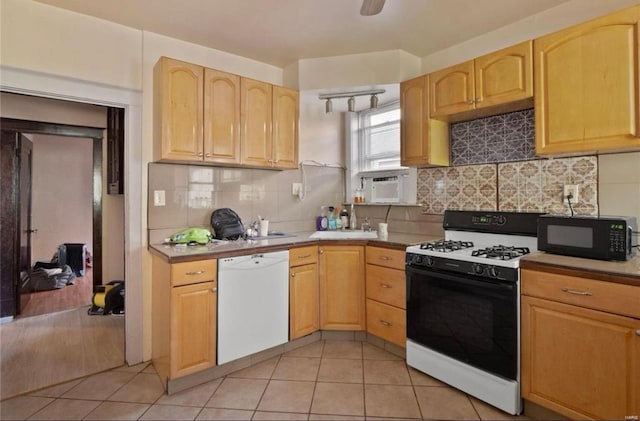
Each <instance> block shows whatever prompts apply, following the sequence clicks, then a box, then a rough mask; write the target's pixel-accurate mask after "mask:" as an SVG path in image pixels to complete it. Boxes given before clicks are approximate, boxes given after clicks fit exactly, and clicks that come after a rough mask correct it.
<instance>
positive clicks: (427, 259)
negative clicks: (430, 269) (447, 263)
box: [424, 256, 433, 266]
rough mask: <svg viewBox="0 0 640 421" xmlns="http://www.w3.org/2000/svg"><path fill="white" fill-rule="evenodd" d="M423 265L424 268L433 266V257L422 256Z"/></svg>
mask: <svg viewBox="0 0 640 421" xmlns="http://www.w3.org/2000/svg"><path fill="white" fill-rule="evenodd" d="M424 265H425V266H433V257H431V256H424Z"/></svg>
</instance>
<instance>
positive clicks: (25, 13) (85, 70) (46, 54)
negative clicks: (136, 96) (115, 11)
mask: <svg viewBox="0 0 640 421" xmlns="http://www.w3.org/2000/svg"><path fill="white" fill-rule="evenodd" d="M0 28H2V29H1V31H0V35H1V38H0V62H1V63H2V65H3V66H11V67H16V68H20V69H27V70H32V71H36V72H44V73H49V74H55V75H60V76H65V77H69V78H77V79H81V80H91V81H96V82H100V83H102V84H107V85H115V86H120V87H126V88H132V89H141V88H142V79H141V76H142V74H141V63H142V56H141V51H142V33H141V32H140V31H138V30H135V29H133V28H128V27H126V26H122V25H118V24H115V23H111V22H107V21H105V20H101V19H96V18H93V17H89V16H85V15H81V14H79V13H74V12H70V11H67V10H62V9H59V8H56V7H51V6H48V5H44V4H41V3H38V2H35V1H25V0H2V2H0Z"/></svg>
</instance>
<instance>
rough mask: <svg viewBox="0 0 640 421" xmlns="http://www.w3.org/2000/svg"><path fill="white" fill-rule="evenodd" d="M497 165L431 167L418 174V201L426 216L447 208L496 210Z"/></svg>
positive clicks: (439, 212)
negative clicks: (422, 205)
mask: <svg viewBox="0 0 640 421" xmlns="http://www.w3.org/2000/svg"><path fill="white" fill-rule="evenodd" d="M496 185H497V169H496V166H495V165H467V166H462V167H449V168H428V169H422V170H419V171H418V201H419V203H422V204H424V207H423V210H422V212H423V213H424V214H442V213H444V210H445V209H464V210H496V203H497V190H496Z"/></svg>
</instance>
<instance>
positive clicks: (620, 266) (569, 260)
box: [520, 251, 640, 286]
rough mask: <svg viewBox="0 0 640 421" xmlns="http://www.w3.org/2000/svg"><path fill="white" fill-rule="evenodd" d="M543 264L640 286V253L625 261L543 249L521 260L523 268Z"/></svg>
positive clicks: (584, 275) (604, 279)
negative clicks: (581, 256) (585, 257)
mask: <svg viewBox="0 0 640 421" xmlns="http://www.w3.org/2000/svg"><path fill="white" fill-rule="evenodd" d="M541 266H542V267H544V266H547V267H549V268H551V269H553V268H558V269H560V270H562V269H567V270H571V271H576V275H577V276H583V277H586V278H592V279H598V280H603V281H612V282H618V283H625V284H630V285H636V286H640V253H636V254H635V256H634V257H633V258H632V259H629V260H626V261H624V262H612V261H606V260H595V259H583V258H580V257H571V256H562V255H559V254H550V253H545V252H543V251H536V252H534V253H531V254H528V255H526V256H523V257H522V259H521V260H520V267H521V268H523V269H540V268H541Z"/></svg>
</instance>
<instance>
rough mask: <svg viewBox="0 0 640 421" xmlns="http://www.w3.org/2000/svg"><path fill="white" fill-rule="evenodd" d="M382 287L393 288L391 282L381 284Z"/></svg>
mask: <svg viewBox="0 0 640 421" xmlns="http://www.w3.org/2000/svg"><path fill="white" fill-rule="evenodd" d="M380 288H392V287H391V285H389V284H380Z"/></svg>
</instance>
